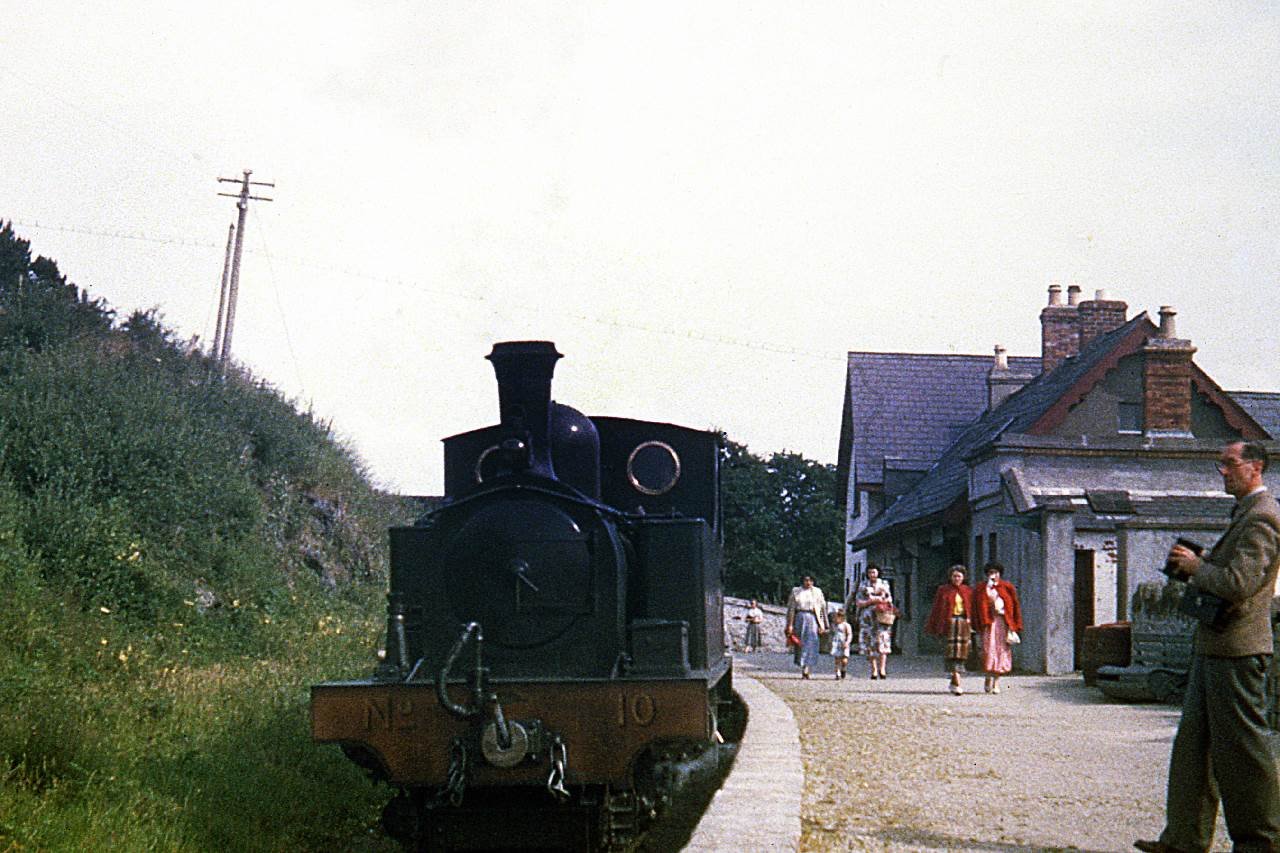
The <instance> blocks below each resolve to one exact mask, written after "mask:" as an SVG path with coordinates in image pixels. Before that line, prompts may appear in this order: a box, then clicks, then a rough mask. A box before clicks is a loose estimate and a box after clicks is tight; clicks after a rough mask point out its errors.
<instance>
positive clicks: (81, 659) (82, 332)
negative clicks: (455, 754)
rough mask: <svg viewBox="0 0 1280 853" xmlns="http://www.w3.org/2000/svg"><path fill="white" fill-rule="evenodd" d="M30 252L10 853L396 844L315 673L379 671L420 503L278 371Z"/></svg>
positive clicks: (0, 325)
mask: <svg viewBox="0 0 1280 853" xmlns="http://www.w3.org/2000/svg"><path fill="white" fill-rule="evenodd" d="M6 239H7V240H8V243H7V244H5V245H0V273H4V272H5V270H4V269H3V266H4V263H5V261H6V257H5V250H6V249H7V250H9V255H10V256H9V258H8V261H9V262H10V263H11V264H12V255H13V254H14V252H13V247H14V245H15V244H17V247H18V250H19V251H18V252H17V254H18V255H21V254H22V250H25V243H22V242H21V241H17V240H16V239H14V238H13V237H12V232H4V231H0V243H5V240H6ZM19 260H21V257H20V258H19ZM30 266H31V269H33V270H35V272H33V273H32V274H30V275H29V276H27V277H26V278H21V277H19V279H18V281H19V283H18V285H17V287H14V286H13V285H12V284H9V283H6V280H3V279H0V851H7V850H53V851H59V850H77V851H78V850H164V851H170V850H174V851H204V850H219V851H221V850H290V851H294V850H338V849H341V850H385V849H391V848H390V845H388V844H387V842H386V841H384V840H382V839H381V837H380V835H379V834H377V833H375V832H373V831H372V830H373V827H374V825H375V822H376V819H377V815H378V810H379V806H380V804H381V802H382V801H384V800H385V798H386V796H387V795H388V792H387V791H385V790H383V789H379V788H376V787H374V786H372V785H370V784H368V783H367V782H366V781H365V780H364V779H363V777H362V775H361V774H360V773H359V772H358V771H357V770H356V769H355V768H354V767H352V766H351V765H349V764H348V762H346V761H345V759H343V758H342V756H341V755H340V754H339V753H338V751H337V750H336V749H335V748H333V747H318V746H315V745H313V744H312V743H311V742H310V740H309V738H308V717H307V687H308V685H309V684H311V683H314V682H316V681H320V680H325V679H330V678H340V677H352V676H357V675H362V674H365V673H367V672H368V670H369V669H370V668H371V666H372V665H373V662H374V652H375V648H376V646H377V644H378V643H379V641H380V639H381V633H382V629H383V618H382V617H383V613H384V609H383V592H384V585H385V568H384V567H385V554H384V552H383V549H384V542H385V528H386V526H387V524H388V523H391V522H393V521H403V520H404V517H403V516H404V511H403V508H402V507H400V506H399V505H398V504H397V502H395V501H393V500H389V499H387V498H384V497H380V496H379V495H378V494H377V493H376V492H375V491H374V490H373V489H372V488H371V487H370V486H369V484H368V482H367V479H366V478H365V476H364V474H363V472H362V471H361V468H360V466H359V464H358V462H356V461H355V460H354V458H353V457H352V455H351V454H350V453H349V452H348V451H347V450H346V449H345V448H344V447H343V446H341V444H340V443H337V442H335V441H333V440H332V438H331V437H330V436H329V434H328V430H327V429H326V428H325V427H324V426H323V425H321V424H319V423H317V422H316V420H314V419H313V418H312V417H310V416H309V415H307V414H302V413H299V412H297V411H296V410H295V408H294V407H293V406H292V405H291V404H290V403H289V402H287V401H285V400H283V399H281V397H280V396H279V395H278V394H277V393H276V392H274V391H273V390H271V389H270V388H269V387H267V386H266V385H265V384H264V383H260V382H255V381H253V380H252V379H251V378H250V377H246V376H244V375H243V374H240V373H237V372H234V371H233V373H232V375H231V376H230V377H228V378H227V379H225V380H223V379H220V378H217V377H216V376H213V377H211V372H210V369H209V365H208V363H207V361H206V359H204V357H203V356H201V355H200V354H199V353H196V352H189V351H188V349H187V348H186V347H184V346H182V345H181V342H176V341H174V340H173V338H172V336H171V335H170V334H169V333H168V332H167V331H166V330H165V329H164V328H163V327H162V326H160V324H159V323H157V322H156V321H155V319H154V317H153V316H150V315H147V314H135V315H134V316H133V317H130V318H129V319H128V320H127V321H126V322H124V323H122V324H118V325H117V324H116V323H115V322H114V318H113V317H112V316H111V313H110V311H109V310H108V309H106V308H105V307H104V306H102V305H101V304H100V303H88V302H86V301H85V300H84V298H83V295H82V294H80V293H79V292H78V291H76V290H75V288H74V286H72V285H68V284H67V283H66V282H65V279H62V278H60V276H59V275H58V274H57V271H56V267H54V269H53V274H52V278H51V279H50V278H49V273H48V270H47V268H46V269H44V270H41V269H38V268H37V266H36V265H35V264H32V265H30ZM36 273H39V274H40V276H43V277H44V279H47V280H44V279H42V280H37V279H38V276H37V275H36ZM39 287H43V288H44V289H43V290H42V291H39V292H36V293H35V295H36V296H40V297H42V298H41V299H34V300H33V299H32V296H33V289H35V288H39ZM51 294H52V296H51ZM46 297H47V298H46ZM68 312H70V313H68ZM68 318H70V319H69V320H68ZM86 318H87V319H86ZM33 329H34V330H35V331H34V332H33Z"/></svg>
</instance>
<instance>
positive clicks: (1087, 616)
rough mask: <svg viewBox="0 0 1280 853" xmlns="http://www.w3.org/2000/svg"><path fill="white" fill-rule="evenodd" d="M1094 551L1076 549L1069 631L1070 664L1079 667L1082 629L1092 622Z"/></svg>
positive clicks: (1081, 649)
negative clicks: (1070, 629)
mask: <svg viewBox="0 0 1280 853" xmlns="http://www.w3.org/2000/svg"><path fill="white" fill-rule="evenodd" d="M1093 558H1094V553H1093V551H1088V550H1077V551H1076V570H1075V581H1074V588H1075V595H1074V596H1073V598H1074V603H1075V607H1074V611H1075V624H1074V625H1073V629H1074V630H1073V631H1072V632H1071V650H1072V661H1073V663H1072V666H1073V667H1074V668H1075V669H1080V666H1081V652H1082V651H1083V649H1084V629H1085V628H1088V627H1089V626H1090V625H1092V624H1093V620H1094V616H1095V614H1094V611H1093V576H1094V571H1093V567H1094V560H1093Z"/></svg>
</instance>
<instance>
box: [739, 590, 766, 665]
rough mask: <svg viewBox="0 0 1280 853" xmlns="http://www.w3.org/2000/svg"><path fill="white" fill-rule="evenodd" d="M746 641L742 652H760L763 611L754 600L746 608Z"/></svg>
mask: <svg viewBox="0 0 1280 853" xmlns="http://www.w3.org/2000/svg"><path fill="white" fill-rule="evenodd" d="M746 619H747V641H746V643H745V644H744V645H745V646H746V648H745V649H744V651H748V652H756V651H759V650H760V645H761V643H760V625H761V624H763V622H764V611H763V610H761V609H760V605H759V604H757V603H756V600H755V599H754V598H753V599H751V606H750V607H748V608H747V616H746Z"/></svg>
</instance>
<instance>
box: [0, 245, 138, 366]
mask: <svg viewBox="0 0 1280 853" xmlns="http://www.w3.org/2000/svg"><path fill="white" fill-rule="evenodd" d="M113 315H114V312H113V311H112V310H111V309H110V308H108V307H107V305H106V303H105V302H104V301H103V300H101V299H90V298H89V295H88V294H87V293H85V292H84V291H82V290H81V289H80V288H79V287H77V286H76V285H74V284H72V283H71V282H69V281H67V277H66V276H65V275H63V274H62V273H61V271H60V270H59V269H58V264H57V262H56V261H54V260H52V259H50V258H46V257H43V256H41V257H37V258H35V259H34V260H32V258H31V244H30V243H29V242H28V241H27V240H23V239H21V238H20V237H18V236H17V235H16V234H15V233H14V231H13V225H12V223H9V222H0V348H24V349H29V350H33V351H35V352H40V351H42V350H44V349H46V348H48V347H51V346H56V345H58V344H61V343H65V342H66V341H70V340H75V339H79V338H85V337H91V336H94V335H97V336H103V335H106V334H107V333H108V332H109V331H110V329H111V321H112V317H113Z"/></svg>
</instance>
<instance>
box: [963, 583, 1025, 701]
mask: <svg viewBox="0 0 1280 853" xmlns="http://www.w3.org/2000/svg"><path fill="white" fill-rule="evenodd" d="M983 571H985V572H986V573H987V582H986V583H984V584H982V586H980V587H978V588H977V589H976V590H974V592H973V627H974V628H975V629H977V631H978V633H979V634H980V635H981V637H982V668H983V669H984V670H986V673H987V677H986V680H985V682H984V683H983V689H984V690H986V691H987V692H988V693H999V692H1000V676H1002V675H1004V674H1005V673H1007V672H1009V671H1010V670H1011V669H1013V651H1012V649H1011V647H1012V646H1013V645H1016V644H1017V643H1020V642H1022V637H1021V636H1020V635H1019V634H1018V632H1019V631H1021V630H1022V606H1021V605H1020V604H1019V603H1018V591H1017V590H1016V589H1014V588H1013V584H1011V583H1009V582H1008V581H1007V580H1003V579H1001V577H1000V576H1001V575H1002V574H1004V566H1002V565H1000V564H999V563H996V562H990V563H987V564H986V565H985V566H984V567H983Z"/></svg>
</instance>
